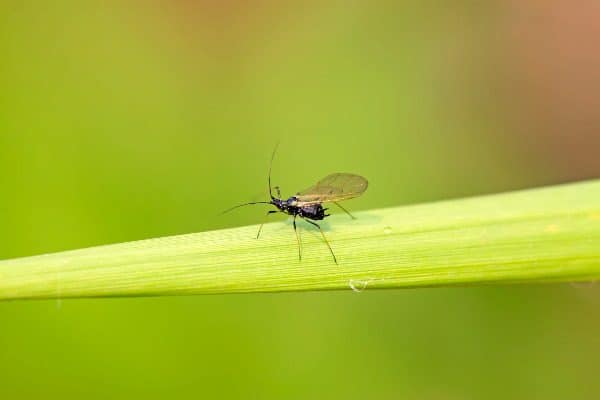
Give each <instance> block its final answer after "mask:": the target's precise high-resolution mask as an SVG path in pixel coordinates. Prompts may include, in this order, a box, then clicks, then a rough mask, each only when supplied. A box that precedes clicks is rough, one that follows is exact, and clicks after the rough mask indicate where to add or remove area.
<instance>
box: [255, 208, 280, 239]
mask: <svg viewBox="0 0 600 400" xmlns="http://www.w3.org/2000/svg"><path fill="white" fill-rule="evenodd" d="M276 212H279V211H277V210H270V211H267V215H265V222H267V217H268V216H269V214H274V213H276ZM265 222H263V223H262V224H260V227H259V228H258V233H257V234H256V238H257V239H258V237H259V236H260V231H262V227H263V225H264V224H265Z"/></svg>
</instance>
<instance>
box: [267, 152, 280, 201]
mask: <svg viewBox="0 0 600 400" xmlns="http://www.w3.org/2000/svg"><path fill="white" fill-rule="evenodd" d="M278 147H279V142H277V144H276V145H275V148H274V149H273V154H271V162H270V163H269V178H268V182H269V196H271V199H274V198H275V197H273V191H272V189H271V170H272V169H273V159H275V153H276V152H277V148H278Z"/></svg>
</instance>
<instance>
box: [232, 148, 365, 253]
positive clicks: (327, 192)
mask: <svg viewBox="0 0 600 400" xmlns="http://www.w3.org/2000/svg"><path fill="white" fill-rule="evenodd" d="M276 150H277V148H275V150H274V151H273V154H272V156H271V163H270V166H269V178H268V183H269V196H270V197H271V201H256V202H251V203H245V204H240V205H238V206H235V207H232V208H230V209H228V210H225V211H223V213H226V212H229V211H231V210H233V209H235V208H238V207H242V206H247V205H251V204H272V205H274V206H275V207H277V210H270V211H267V216H269V215H270V214H274V213H278V212H281V213H284V214H288V215H291V216H292V217H294V219H293V226H294V232H295V233H296V240H297V242H298V258H299V259H300V260H301V259H302V244H301V241H300V235H299V233H298V229H297V228H296V218H298V217H299V218H302V219H303V220H305V221H306V222H308V223H309V224H311V225H313V226H315V227H316V228H317V229H319V231H320V232H321V236H322V237H323V240H324V241H325V244H327V247H328V248H329V251H330V252H331V256H332V257H333V261H334V262H335V263H336V264H337V259H336V257H335V254H334V253H333V249H332V248H331V246H330V245H329V241H328V240H327V238H326V237H325V234H324V233H323V230H322V229H321V226H320V225H319V224H317V223H316V222H314V221H321V220H323V219H324V218H325V217H328V216H329V215H330V214H326V213H325V211H327V208H324V207H323V203H327V202H331V203H335V204H336V205H337V206H338V207H340V208H341V209H342V210H343V211H344V212H345V213H346V214H348V215H349V216H350V218H352V219H354V217H353V216H352V214H350V213H349V212H348V211H347V210H346V209H345V208H344V207H342V206H341V205H340V204H339V203H338V202H339V201H342V200H348V199H351V198H354V197H358V196H360V195H361V194H363V193H364V191H365V190H367V187H368V185H369V184H368V182H367V180H366V179H365V178H363V177H362V176H359V175H355V174H348V173H335V174H331V175H328V176H326V177H325V178H323V179H321V180H320V181H318V182H317V183H316V184H315V185H314V186H311V187H309V188H308V189H306V190H303V191H301V192H298V193H297V194H296V195H294V196H291V197H289V198H288V199H287V200H284V199H282V198H281V192H280V190H279V187H278V186H275V187H274V188H273V187H272V186H271V169H272V166H273V158H274V157H275V151H276ZM273 189H275V190H276V191H277V196H278V197H275V196H273ZM263 225H264V222H263V223H262V224H261V225H260V227H259V228H258V233H257V235H256V238H257V239H258V238H259V237H260V232H261V230H262V227H263Z"/></svg>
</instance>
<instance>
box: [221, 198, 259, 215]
mask: <svg viewBox="0 0 600 400" xmlns="http://www.w3.org/2000/svg"><path fill="white" fill-rule="evenodd" d="M253 204H271V203H270V202H268V201H253V202H250V203H244V204H238V205H237V206H233V207H231V208H228V209H227V210H225V211H222V212H221V215H223V214H225V213H228V212H229V211H232V210H235V209H236V208H239V207H244V206H250V205H253Z"/></svg>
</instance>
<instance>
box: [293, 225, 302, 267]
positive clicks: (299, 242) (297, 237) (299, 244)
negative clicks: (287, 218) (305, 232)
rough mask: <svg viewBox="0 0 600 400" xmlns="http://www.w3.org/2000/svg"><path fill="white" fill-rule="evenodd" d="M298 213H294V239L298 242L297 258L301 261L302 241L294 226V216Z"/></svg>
mask: <svg viewBox="0 0 600 400" xmlns="http://www.w3.org/2000/svg"><path fill="white" fill-rule="evenodd" d="M297 216H298V215H294V223H293V224H294V233H296V241H297V242H298V260H299V261H302V242H301V241H300V232H298V229H297V228H296V217H297Z"/></svg>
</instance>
